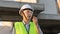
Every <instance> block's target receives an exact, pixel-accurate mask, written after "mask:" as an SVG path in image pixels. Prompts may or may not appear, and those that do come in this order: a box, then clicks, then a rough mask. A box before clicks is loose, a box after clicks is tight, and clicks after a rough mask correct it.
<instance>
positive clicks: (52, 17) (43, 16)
mask: <svg viewBox="0 0 60 34" xmlns="http://www.w3.org/2000/svg"><path fill="white" fill-rule="evenodd" d="M38 19H49V20H60V15H59V14H44V13H40V14H39V15H38Z"/></svg>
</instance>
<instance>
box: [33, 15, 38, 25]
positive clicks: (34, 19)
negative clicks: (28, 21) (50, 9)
mask: <svg viewBox="0 0 60 34" xmlns="http://www.w3.org/2000/svg"><path fill="white" fill-rule="evenodd" d="M32 21H33V22H34V23H35V24H36V25H37V24H38V19H37V17H35V16H33V18H32Z"/></svg>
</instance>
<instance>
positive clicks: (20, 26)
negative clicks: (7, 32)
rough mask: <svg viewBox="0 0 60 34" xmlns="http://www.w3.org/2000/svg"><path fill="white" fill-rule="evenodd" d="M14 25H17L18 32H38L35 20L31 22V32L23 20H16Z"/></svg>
mask: <svg viewBox="0 0 60 34" xmlns="http://www.w3.org/2000/svg"><path fill="white" fill-rule="evenodd" d="M14 26H15V30H16V34H38V33H37V27H36V25H35V24H34V23H33V22H30V29H29V33H28V32H27V30H26V28H25V26H24V24H23V23H22V22H15V24H14Z"/></svg>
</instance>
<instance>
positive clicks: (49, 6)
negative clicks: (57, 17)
mask: <svg viewBox="0 0 60 34" xmlns="http://www.w3.org/2000/svg"><path fill="white" fill-rule="evenodd" d="M38 3H43V4H44V5H45V11H43V12H42V13H45V14H57V6H56V0H39V2H38Z"/></svg>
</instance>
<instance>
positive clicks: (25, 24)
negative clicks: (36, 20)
mask: <svg viewBox="0 0 60 34" xmlns="http://www.w3.org/2000/svg"><path fill="white" fill-rule="evenodd" d="M22 22H23V24H25V22H24V21H22ZM29 24H30V23H28V24H25V25H29Z"/></svg>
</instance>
